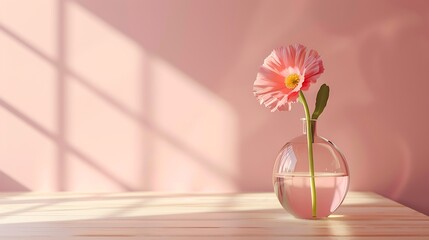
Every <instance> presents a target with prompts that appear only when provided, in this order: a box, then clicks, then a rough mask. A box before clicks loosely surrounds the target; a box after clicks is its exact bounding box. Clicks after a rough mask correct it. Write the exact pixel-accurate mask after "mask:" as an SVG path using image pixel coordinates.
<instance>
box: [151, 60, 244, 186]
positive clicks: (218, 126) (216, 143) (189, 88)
mask: <svg viewBox="0 0 429 240" xmlns="http://www.w3.org/2000/svg"><path fill="white" fill-rule="evenodd" d="M151 66H152V76H153V78H152V82H153V91H152V92H153V96H154V101H153V104H154V105H153V115H152V121H153V122H155V123H156V124H157V126H158V127H159V128H161V129H163V131H165V132H166V133H168V138H167V139H166V138H162V137H159V138H157V141H156V142H157V144H158V145H157V146H156V159H155V163H156V168H155V169H156V171H159V173H160V174H159V175H158V176H157V178H159V181H155V182H156V184H157V188H160V189H166V190H176V189H180V190H196V191H215V190H220V189H222V190H224V191H227V190H230V191H233V190H235V186H234V181H235V180H236V179H234V176H235V174H236V173H238V171H239V169H238V166H237V160H238V159H237V147H238V143H237V137H238V136H237V127H238V126H237V124H238V123H237V117H236V114H235V112H234V111H233V109H232V108H231V106H230V105H229V104H228V103H227V102H225V101H224V100H223V99H221V98H219V97H218V96H217V95H216V94H214V93H213V92H210V91H208V90H207V89H206V88H204V87H202V86H200V85H199V84H198V83H197V82H196V81H195V80H194V79H192V78H190V77H189V76H187V75H186V74H184V73H183V72H181V71H180V70H178V69H176V68H174V67H173V66H171V65H170V64H169V63H168V62H166V61H164V60H162V59H160V58H156V57H153V58H152V59H151ZM166 179H170V180H166ZM182 179H183V181H184V182H181V180H182ZM180 185H182V186H180Z"/></svg>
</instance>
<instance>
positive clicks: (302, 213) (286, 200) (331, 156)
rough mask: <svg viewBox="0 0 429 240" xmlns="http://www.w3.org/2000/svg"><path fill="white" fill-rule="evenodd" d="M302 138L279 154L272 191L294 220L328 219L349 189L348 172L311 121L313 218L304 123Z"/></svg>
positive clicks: (337, 151) (335, 150)
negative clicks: (313, 186)
mask: <svg viewBox="0 0 429 240" xmlns="http://www.w3.org/2000/svg"><path fill="white" fill-rule="evenodd" d="M302 121H303V125H304V128H303V135H301V136H298V137H296V138H294V139H292V140H291V141H290V142H288V143H286V144H285V145H284V146H283V147H282V149H281V150H280V152H279V154H278V156H277V159H276V162H275V164H274V169H273V186H274V191H275V193H276V195H277V198H278V200H279V202H280V204H281V205H282V206H283V208H284V209H286V210H287V211H288V212H289V213H291V214H292V215H294V216H295V217H297V218H303V219H315V218H316V219H319V218H325V217H328V216H329V215H330V214H332V213H333V212H334V211H335V210H336V209H337V208H338V207H339V206H340V205H341V203H342V202H343V200H344V198H345V196H346V194H347V191H348V188H349V169H348V166H347V162H346V159H345V157H344V155H343V154H342V153H341V152H340V150H339V149H338V148H337V147H336V146H335V145H334V144H333V143H332V142H331V141H329V140H327V139H325V138H323V137H320V136H319V135H318V134H317V121H316V120H311V125H312V130H313V131H312V134H313V161H314V179H315V192H316V209H317V210H316V216H313V214H312V199H311V184H310V181H311V174H310V170H309V159H308V146H307V136H306V134H307V133H306V132H307V131H306V124H305V123H306V121H305V119H302Z"/></svg>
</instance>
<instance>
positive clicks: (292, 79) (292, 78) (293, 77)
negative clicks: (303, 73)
mask: <svg viewBox="0 0 429 240" xmlns="http://www.w3.org/2000/svg"><path fill="white" fill-rule="evenodd" d="M298 83H299V75H298V74H296V73H292V74H290V75H289V76H287V77H285V85H286V87H287V88H289V89H294V88H295V87H296V86H298Z"/></svg>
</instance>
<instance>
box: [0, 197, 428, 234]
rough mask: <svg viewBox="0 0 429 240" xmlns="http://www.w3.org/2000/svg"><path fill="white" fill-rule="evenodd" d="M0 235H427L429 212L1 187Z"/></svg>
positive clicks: (361, 202)
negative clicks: (302, 216)
mask: <svg viewBox="0 0 429 240" xmlns="http://www.w3.org/2000/svg"><path fill="white" fill-rule="evenodd" d="M0 195H1V196H0V199H1V200H0V239H28V240H31V239H97V240H100V239H174V240H177V239H191V240H192V239H195V240H196V239H242V240H244V239H246V240H247V239H250V240H251V239H282V240H283V239H319V240H322V239H366V240H367V239H429V217H428V216H425V215H423V214H421V213H418V212H416V211H414V210H412V209H409V208H407V207H404V206H402V205H400V204H398V203H396V202H394V201H391V200H388V199H386V198H383V197H381V196H379V195H376V194H374V193H357V192H349V194H348V196H347V198H346V200H345V202H344V203H343V205H342V206H341V207H340V208H339V209H338V211H337V212H336V213H335V214H334V215H333V216H331V217H329V218H328V219H326V220H299V219H295V218H293V217H292V216H290V215H289V214H288V213H287V212H286V211H285V210H283V209H282V208H281V206H280V204H279V203H278V202H277V199H276V197H275V195H274V194H273V193H252V194H171V193H144V192H131V193H85V194H84V193H46V194H42V193H8V194H6V193H3V194H0Z"/></svg>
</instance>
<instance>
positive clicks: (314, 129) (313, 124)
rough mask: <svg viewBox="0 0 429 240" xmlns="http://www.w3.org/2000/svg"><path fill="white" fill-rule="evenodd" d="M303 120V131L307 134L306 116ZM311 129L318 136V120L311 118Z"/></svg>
mask: <svg viewBox="0 0 429 240" xmlns="http://www.w3.org/2000/svg"><path fill="white" fill-rule="evenodd" d="M301 121H302V133H303V134H304V135H305V134H307V121H306V119H305V118H301ZM310 121H311V129H312V130H313V132H312V133H313V134H312V135H313V136H317V120H316V119H311V120H310Z"/></svg>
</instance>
